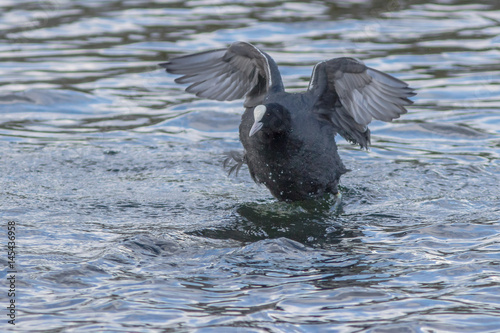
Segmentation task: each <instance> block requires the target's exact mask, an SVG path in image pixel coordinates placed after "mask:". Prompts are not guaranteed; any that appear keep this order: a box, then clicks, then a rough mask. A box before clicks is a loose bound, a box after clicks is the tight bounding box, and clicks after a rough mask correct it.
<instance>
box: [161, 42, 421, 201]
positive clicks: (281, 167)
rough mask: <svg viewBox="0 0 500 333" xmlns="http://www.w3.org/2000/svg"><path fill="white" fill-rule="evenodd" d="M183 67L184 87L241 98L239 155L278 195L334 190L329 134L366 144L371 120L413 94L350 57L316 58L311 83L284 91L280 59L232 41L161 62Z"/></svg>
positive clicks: (397, 111) (335, 169) (337, 167)
mask: <svg viewBox="0 0 500 333" xmlns="http://www.w3.org/2000/svg"><path fill="white" fill-rule="evenodd" d="M160 66H162V67H164V68H166V70H167V72H169V73H172V74H179V75H182V76H181V77H179V78H177V79H176V80H175V81H176V82H177V83H180V84H189V86H188V87H187V88H186V91H187V92H190V93H193V94H196V96H199V97H202V98H208V99H215V100H220V101H230V100H236V99H240V98H245V100H244V107H245V111H244V113H243V116H242V120H241V124H240V140H241V143H242V144H243V147H244V149H245V151H244V154H243V156H237V155H233V159H234V161H235V162H236V165H235V166H234V170H238V169H239V168H240V167H241V165H242V164H243V163H246V164H247V165H248V169H249V171H250V175H251V176H252V178H253V179H254V181H255V182H257V183H262V184H265V185H266V187H267V188H268V189H269V190H270V191H271V193H272V194H273V195H274V196H275V197H276V198H278V199H280V200H285V201H299V200H307V199H314V198H318V197H321V196H323V195H324V194H326V193H332V194H336V193H337V192H338V189H337V186H338V182H339V179H340V176H341V175H342V174H344V173H345V172H346V171H347V169H346V168H345V167H344V165H343V163H342V161H341V159H340V157H339V155H338V153H337V145H336V143H335V135H336V134H339V135H341V136H342V137H344V138H345V139H346V140H348V141H350V142H352V143H354V144H359V145H360V146H361V147H362V148H367V147H368V146H369V144H370V131H369V129H368V127H367V125H368V124H369V123H370V122H371V121H372V120H373V119H376V120H382V121H392V120H393V119H395V118H399V117H400V115H402V114H404V113H406V112H407V110H406V109H405V106H408V105H410V104H412V101H410V100H409V99H408V98H409V97H411V96H413V95H415V93H414V91H413V89H412V88H410V87H408V84H406V83H405V82H403V81H401V80H398V79H396V78H394V77H392V76H390V75H388V74H385V73H382V72H380V71H377V70H375V69H373V68H370V67H367V66H365V65H364V64H363V63H362V62H360V61H358V60H356V59H353V58H347V57H343V58H336V59H330V60H326V61H322V62H320V63H318V64H317V65H316V66H315V67H314V69H313V73H312V77H311V81H310V84H309V87H308V89H307V90H306V91H304V92H301V93H293V94H292V93H287V92H285V89H284V86H283V82H282V79H281V75H280V73H279V70H278V66H277V65H276V63H275V62H274V60H273V59H272V58H271V57H270V56H269V55H268V54H267V53H265V52H263V51H261V50H259V49H258V48H257V47H255V46H253V45H251V44H249V43H246V42H236V43H233V44H231V45H230V46H229V47H228V48H226V49H218V50H213V51H206V52H201V53H196V54H191V55H186V56H181V57H178V58H174V59H171V60H170V61H169V62H166V63H163V64H160Z"/></svg>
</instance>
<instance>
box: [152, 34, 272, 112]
mask: <svg viewBox="0 0 500 333" xmlns="http://www.w3.org/2000/svg"><path fill="white" fill-rule="evenodd" d="M272 65H274V66H275V64H274V62H273V63H272ZM160 66H161V67H164V68H166V70H167V72H168V73H172V74H181V75H183V76H181V77H179V78H177V79H176V80H175V82H177V83H181V84H183V83H189V84H191V85H190V86H189V87H187V88H186V91H187V92H190V93H193V94H196V96H199V97H204V98H208V99H215V100H218V101H232V100H236V99H240V98H242V97H246V99H245V107H254V106H256V105H258V104H261V103H262V101H263V100H264V98H265V97H266V95H267V93H268V91H269V87H270V86H271V84H272V78H271V75H272V74H271V68H270V65H269V61H268V56H267V55H266V54H265V53H264V52H262V51H260V50H259V49H258V48H257V47H255V46H253V45H252V44H250V43H246V42H235V43H233V44H231V45H230V46H229V47H228V48H227V49H218V50H213V51H206V52H201V53H195V54H190V55H185V56H181V57H177V58H173V59H171V60H170V61H168V62H166V63H162V64H160ZM276 79H279V80H281V78H279V77H278V78H276Z"/></svg>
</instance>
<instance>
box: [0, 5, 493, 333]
mask: <svg viewBox="0 0 500 333" xmlns="http://www.w3.org/2000/svg"><path fill="white" fill-rule="evenodd" d="M0 13H1V14H0V32H1V33H0V40H1V43H0V86H1V90H0V179H1V184H0V214H1V215H0V223H1V230H2V233H0V237H2V239H1V241H0V243H1V244H2V245H3V246H2V249H3V250H2V253H0V262H1V263H2V275H1V276H0V278H1V280H2V282H1V283H0V295H1V297H0V301H1V304H0V308H1V309H2V310H1V316H0V330H3V331H4V330H10V329H15V330H16V331H25V332H192V331H196V332H232V331H238V332H498V331H500V254H499V252H500V190H499V188H500V186H499V185H500V110H499V106H500V37H499V35H500V24H499V22H500V5H499V3H498V1H493V0H492V1H482V2H481V4H478V3H476V2H473V1H459V0H447V1H444V0H442V1H433V2H430V1H389V2H387V1H376V0H373V1H340V0H339V1H314V2H312V3H306V2H288V1H287V2H283V1H278V2H268V1H245V2H243V1H236V2H227V3H226V2H225V1H216V0H206V1H205V0H203V1H178V2H176V1H139V0H130V1H126V0H122V1H99V0H91V1H87V0H85V1H84V0H78V1H65V0H49V1H42V0H40V1H25V0H22V1H20V0H15V1H13V0H12V1H10V0H5V1H2V2H1V3H0ZM236 40H244V41H249V42H252V43H255V44H256V45H258V46H260V47H262V48H263V49H265V50H266V51H268V52H269V53H270V54H271V55H272V56H273V57H274V58H275V59H276V61H277V62H278V65H279V66H280V68H281V71H282V74H283V77H284V81H285V85H286V86H287V88H288V89H289V90H290V91H300V90H302V89H305V88H306V87H307V84H308V80H309V75H310V73H311V70H312V67H313V65H314V64H315V63H317V62H318V61H321V60H324V59H328V58H332V57H339V56H347V55H348V56H353V57H356V58H359V59H362V60H363V61H364V62H365V63H366V64H367V65H369V66H372V67H375V68H377V69H379V70H382V71H386V72H389V73H391V74H393V75H395V76H396V77H398V78H401V79H404V80H406V81H407V82H409V83H410V84H411V85H412V86H413V87H415V88H417V89H418V95H417V96H416V97H415V98H414V100H415V104H414V106H412V107H410V112H409V113H408V114H407V115H405V116H404V117H402V118H401V119H398V120H397V121H395V122H394V123H389V124H386V123H382V122H375V123H373V124H372V125H371V129H372V142H373V146H372V148H371V150H370V151H368V152H367V151H361V150H359V149H358V148H357V147H354V146H351V145H350V144H348V143H347V142H345V141H344V140H342V139H340V138H339V139H338V143H339V147H340V148H339V149H340V153H341V156H342V158H343V160H344V163H345V165H346V166H347V167H348V168H350V169H351V170H352V171H351V172H349V173H348V174H346V175H345V176H344V177H343V178H342V192H343V200H344V208H343V212H342V213H341V214H340V215H338V216H337V215H335V214H331V213H329V212H328V210H327V209H324V207H319V206H318V207H300V206H294V205H288V204H284V203H278V202H276V200H275V199H273V198H272V197H271V196H270V194H269V192H268V191H267V189H266V188H265V187H262V186H257V185H255V184H254V183H253V182H252V181H251V179H250V176H249V175H248V172H247V170H246V169H245V168H243V169H242V170H241V172H240V174H239V175H238V176H237V177H228V176H227V174H226V172H225V171H224V170H223V168H222V161H223V159H224V157H223V153H224V152H226V151H230V150H238V149H241V146H240V143H239V141H238V132H237V131H238V125H239V119H240V115H241V111H242V104H241V101H236V102H230V103H220V102H214V101H206V100H200V99H197V98H196V97H194V96H191V95H189V94H187V93H185V92H184V91H183V87H181V86H178V85H176V84H175V83H174V82H173V79H174V77H171V76H169V75H167V74H166V73H164V72H163V71H162V70H160V69H158V68H157V67H156V64H157V63H159V62H163V61H165V60H167V59H168V58H169V57H171V56H175V55H178V54H184V53H188V52H194V51H201V50H207V49H211V48H219V47H224V46H225V45H227V44H229V43H231V42H233V41H236ZM8 221H13V222H15V223H16V246H17V247H16V260H15V265H16V269H17V271H18V273H17V275H16V296H15V301H16V305H17V307H16V325H15V328H14V326H12V325H10V324H8V322H7V320H8V319H9V318H8V317H7V316H6V314H7V310H6V306H8V302H9V299H8V297H7V296H6V295H7V289H8V284H7V282H6V281H5V280H6V274H7V270H8V266H7V263H8V258H7V247H6V245H7V223H8Z"/></svg>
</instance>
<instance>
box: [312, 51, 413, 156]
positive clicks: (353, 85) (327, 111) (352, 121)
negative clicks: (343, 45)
mask: <svg viewBox="0 0 500 333" xmlns="http://www.w3.org/2000/svg"><path fill="white" fill-rule="evenodd" d="M309 91H310V92H311V93H312V94H313V95H314V96H315V98H316V101H315V104H314V107H313V111H314V112H317V113H319V114H322V115H324V116H326V117H327V118H328V119H329V120H330V121H331V122H332V123H333V124H334V126H335V127H336V128H337V130H338V132H339V134H340V135H342V136H343V137H344V138H345V139H346V140H348V141H351V142H353V143H357V144H359V145H360V146H361V147H364V148H367V146H368V144H369V142H370V132H369V130H368V128H367V125H368V124H369V123H370V122H371V121H372V119H377V120H382V121H392V120H393V119H395V118H399V116H400V115H402V114H404V113H406V112H407V111H406V109H405V106H407V105H411V104H413V102H412V101H410V100H409V99H408V98H409V97H411V96H414V95H415V93H414V91H413V89H412V88H410V87H409V86H408V84H406V83H405V82H403V81H401V80H398V79H396V78H394V77H392V76H390V75H388V74H385V73H382V72H380V71H377V70H375V69H373V68H370V67H367V66H365V65H364V64H363V63H362V62H360V61H358V60H356V59H353V58H336V59H330V60H327V61H323V62H321V63H319V64H317V65H316V66H315V67H314V69H313V76H312V78H311V82H310V84H309Z"/></svg>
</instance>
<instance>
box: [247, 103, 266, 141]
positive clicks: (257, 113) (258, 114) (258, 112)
mask: <svg viewBox="0 0 500 333" xmlns="http://www.w3.org/2000/svg"><path fill="white" fill-rule="evenodd" d="M266 111H267V109H266V107H265V106H264V105H257V106H256V107H255V109H254V110H253V119H254V121H255V122H254V123H253V125H252V128H251V129H250V132H249V133H248V136H252V135H254V134H255V133H257V132H258V131H259V130H260V129H261V128H262V126H264V124H263V123H262V122H261V120H262V118H263V117H264V115H265V114H266Z"/></svg>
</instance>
